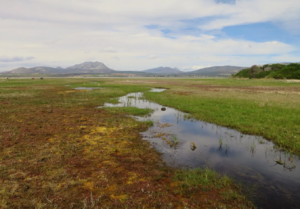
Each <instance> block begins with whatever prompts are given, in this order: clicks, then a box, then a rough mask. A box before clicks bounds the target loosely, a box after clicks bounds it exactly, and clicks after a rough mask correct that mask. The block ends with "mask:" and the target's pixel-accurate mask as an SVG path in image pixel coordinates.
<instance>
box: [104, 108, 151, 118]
mask: <svg viewBox="0 0 300 209" xmlns="http://www.w3.org/2000/svg"><path fill="white" fill-rule="evenodd" d="M103 109H104V110H107V111H109V112H112V113H115V114H117V113H125V114H129V115H134V116H146V115H150V114H151V113H152V112H153V111H154V110H152V109H149V108H145V109H142V108H137V107H103Z"/></svg>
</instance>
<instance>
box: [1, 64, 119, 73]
mask: <svg viewBox="0 0 300 209" xmlns="http://www.w3.org/2000/svg"><path fill="white" fill-rule="evenodd" d="M112 72H115V71H114V70H112V69H110V68H108V67H107V66H106V65H104V64H103V63H102V62H84V63H82V64H77V65H74V66H71V67H67V68H61V67H57V68H52V67H43V66H41V67H31V68H25V67H20V68H17V69H14V70H11V71H5V72H1V74H36V73H38V74H88V73H91V74H94V73H112Z"/></svg>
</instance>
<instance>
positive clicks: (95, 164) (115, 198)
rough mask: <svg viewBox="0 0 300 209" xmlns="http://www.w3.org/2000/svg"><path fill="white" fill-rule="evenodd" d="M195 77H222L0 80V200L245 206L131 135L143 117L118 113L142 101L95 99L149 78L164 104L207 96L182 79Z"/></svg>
mask: <svg viewBox="0 0 300 209" xmlns="http://www.w3.org/2000/svg"><path fill="white" fill-rule="evenodd" d="M190 82H191V83H190ZM201 82H208V84H206V85H211V84H209V82H212V83H213V82H225V81H223V80H220V81H214V80H206V81H198V80H166V81H163V80H155V79H150V80H147V81H145V80H144V81H142V80H128V79H115V80H112V79H64V78H59V79H45V80H30V79H9V80H6V79H2V80H0V115H1V117H0V208H253V205H252V204H251V203H250V202H248V201H247V200H246V199H245V197H244V196H243V195H241V192H240V190H241V189H240V188H239V187H238V186H236V185H235V184H233V182H232V180H230V179H229V178H228V177H226V176H219V175H218V174H217V173H215V172H214V171H211V170H209V169H204V170H200V169H193V170H189V171H185V170H177V169H170V168H168V167H166V166H164V164H163V162H162V161H161V160H160V155H159V153H157V152H156V151H155V150H154V149H152V148H151V147H150V145H149V143H148V142H146V141H144V140H142V139H141V135H140V134H139V133H140V132H141V131H143V130H146V129H147V128H148V127H149V126H151V124H152V122H151V121H146V122H137V121H135V120H134V119H133V118H131V117H128V114H130V115H144V114H149V112H150V111H151V110H140V109H137V108H97V107H98V106H101V105H103V104H104V103H105V102H113V103H116V98H117V97H119V96H123V95H125V94H127V93H129V92H137V91H140V92H145V91H147V90H149V87H151V86H161V87H168V88H170V89H169V90H168V91H167V92H165V93H163V95H164V96H163V97H162V98H166V99H165V100H161V101H160V102H162V103H166V104H167V105H170V106H171V105H174V106H176V105H179V103H178V104H177V103H175V102H174V101H176V100H178V101H182V102H183V105H184V104H189V103H187V102H189V100H186V98H190V97H192V96H191V95H192V94H195V95H196V96H197V98H204V100H205V101H207V102H209V99H212V98H210V95H209V94H207V95H206V96H205V95H203V97H202V96H200V95H198V93H199V91H198V90H197V88H198V87H190V85H199V84H200V85H202V83H201ZM178 83H180V84H181V85H182V86H178ZM218 85H220V84H218ZM223 85H226V84H223ZM250 86H251V85H250ZM75 87H93V88H98V89H95V90H92V91H86V90H74V88H75ZM146 96H147V97H148V98H151V99H152V100H160V99H162V98H156V97H155V96H154V95H153V94H150V93H149V94H148V93H147V94H146ZM172 97H173V98H175V100H174V101H171V99H172ZM215 100H217V99H215ZM193 101H196V100H193ZM249 101H250V100H249ZM191 102H192V100H191ZM191 104H195V103H191ZM196 104H197V103H196ZM276 107H277V106H276ZM178 108H179V109H180V108H184V106H178ZM187 111H189V112H192V111H190V110H187ZM193 111H195V110H193ZM207 115H208V113H207ZM195 116H196V117H203V116H202V115H201V114H199V115H197V114H196V113H195ZM212 117H213V116H211V118H212ZM226 117H227V116H226V115H224V118H226ZM203 119H206V118H203Z"/></svg>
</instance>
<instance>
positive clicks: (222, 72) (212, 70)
mask: <svg viewBox="0 0 300 209" xmlns="http://www.w3.org/2000/svg"><path fill="white" fill-rule="evenodd" d="M244 68H245V67H238V66H230V65H227V66H214V67H207V68H202V69H199V70H195V71H191V72H187V73H184V75H197V76H230V75H231V74H235V73H237V72H239V71H240V70H242V69H244Z"/></svg>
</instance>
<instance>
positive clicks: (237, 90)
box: [124, 79, 300, 154]
mask: <svg viewBox="0 0 300 209" xmlns="http://www.w3.org/2000/svg"><path fill="white" fill-rule="evenodd" d="M124 83H125V82H124ZM126 83H128V84H129V83H131V84H134V83H136V84H137V85H141V84H142V83H143V85H144V86H145V85H147V83H148V85H149V86H159V87H165V88H167V89H168V90H167V91H165V92H162V93H161V94H155V93H151V92H146V93H145V98H146V99H149V100H152V101H155V102H157V103H159V104H161V105H165V106H171V107H175V108H177V109H179V110H181V111H183V112H188V113H191V116H193V117H195V118H197V119H201V120H204V121H208V122H212V123H216V124H219V125H223V126H227V127H231V128H234V129H237V130H239V131H241V132H243V133H248V134H255V135H260V136H264V137H265V138H267V139H269V140H272V141H274V142H275V144H277V145H278V147H280V148H283V149H285V150H288V151H291V152H292V153H294V154H300V131H299V130H300V117H299V115H300V83H298V82H296V81H295V82H294V83H286V81H278V80H256V79H251V80H249V79H169V80H163V79H152V80H142V81H141V80H131V82H126Z"/></svg>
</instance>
